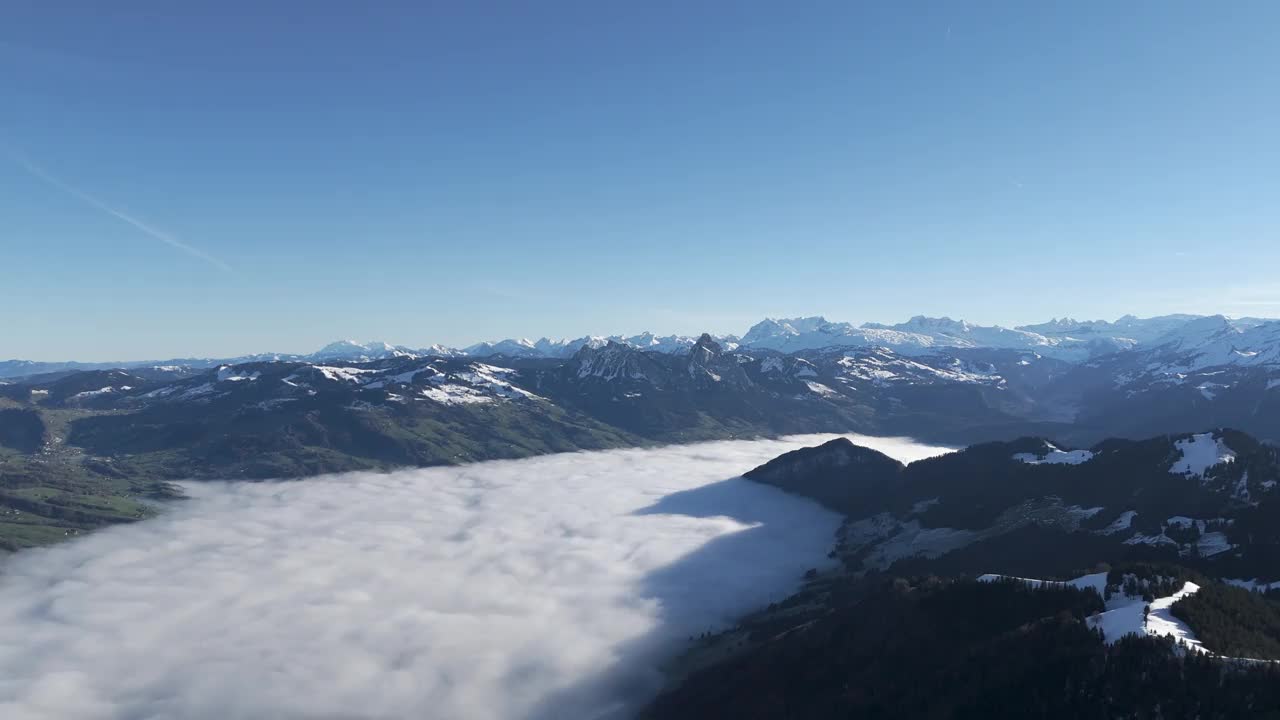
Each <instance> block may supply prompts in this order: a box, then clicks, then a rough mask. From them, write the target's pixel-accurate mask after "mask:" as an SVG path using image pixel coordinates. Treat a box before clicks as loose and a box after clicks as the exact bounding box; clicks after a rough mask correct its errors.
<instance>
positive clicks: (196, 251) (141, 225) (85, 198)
mask: <svg viewBox="0 0 1280 720" xmlns="http://www.w3.org/2000/svg"><path fill="white" fill-rule="evenodd" d="M0 151H2V152H4V154H5V155H8V156H9V157H10V158H11V159H12V160H13V161H14V162H15V163H17V164H18V165H19V166H20V167H22V169H24V170H26V171H27V172H29V173H31V174H32V175H34V176H35V177H37V178H39V179H40V180H43V181H44V182H45V183H47V184H49V185H52V186H53V187H55V188H57V189H59V190H61V191H62V192H64V193H66V194H68V195H70V196H72V197H74V198H78V199H79V200H80V201H82V202H84V203H85V204H87V205H89V206H90V207H94V208H97V209H98V210H101V211H102V212H104V213H106V214H108V215H110V216H112V217H114V218H116V219H117V220H121V221H123V222H126V223H128V224H130V225H132V226H134V227H135V228H137V229H138V230H141V231H142V232H143V233H145V234H147V235H150V236H151V237H153V238H155V239H156V240H159V241H160V242H162V243H164V244H166V245H169V246H171V247H175V248H177V249H179V250H181V251H183V252H185V253H187V254H188V255H191V256H192V257H197V258H200V259H201V260H204V261H205V262H207V263H209V264H210V265H213V266H215V267H217V268H219V269H222V270H225V271H227V272H235V270H233V269H232V268H231V266H230V265H228V264H226V263H225V262H223V261H221V260H219V259H218V258H216V257H214V256H212V255H210V254H209V253H207V252H205V251H203V250H201V249H200V248H197V247H192V246H191V245H188V244H186V243H184V242H182V241H181V240H179V239H178V238H176V237H174V236H172V235H170V234H169V233H167V232H165V231H163V230H161V229H159V228H157V227H154V226H151V225H148V224H147V223H145V222H143V221H142V220H139V219H138V218H136V217H134V216H132V215H130V214H129V213H126V212H125V211H123V210H119V209H116V208H114V207H111V206H110V205H108V204H107V203H105V202H103V201H102V200H99V199H98V198H96V197H94V196H92V195H90V194H89V193H87V192H85V191H83V190H81V189H79V188H77V187H74V186H72V185H69V184H67V183H65V182H63V181H62V180H59V179H58V178H57V177H54V176H53V175H51V174H49V172H48V171H47V170H45V169H44V168H42V167H40V166H39V165H36V164H35V163H33V162H31V161H30V160H28V159H27V158H26V157H24V156H23V155H21V154H19V153H17V152H14V151H12V150H10V149H8V148H5V147H3V146H0Z"/></svg>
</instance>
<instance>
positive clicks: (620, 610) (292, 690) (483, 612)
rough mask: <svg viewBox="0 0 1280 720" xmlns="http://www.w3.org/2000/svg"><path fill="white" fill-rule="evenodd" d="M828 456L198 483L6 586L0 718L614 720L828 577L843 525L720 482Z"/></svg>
mask: <svg viewBox="0 0 1280 720" xmlns="http://www.w3.org/2000/svg"><path fill="white" fill-rule="evenodd" d="M824 439H826V437H824V436H806V437H799V438H789V439H784V440H776V441H749V442H748V441H741V442H717V443H706V444H700V445H689V446H679V447H668V448H662V449H650V450H619V451H608V452H595V453H575V454H567V455H553V456H547V457H541V458H534V459H530V460H520V461H503V462H491V463H482V464H477V465H469V466H463V467H455V468H437V469H427V470H413V471H405V472H398V473H393V474H386V475H384V474H369V473H353V474H344V475H334V476H326V477H320V478H313V479H309V480H305V481H297V482H284V483H257V484H251V483H211V484H200V485H192V486H191V488H190V493H191V495H192V496H193V499H192V500H190V501H186V502H182V503H178V504H176V505H175V506H174V507H173V508H172V509H171V510H170V511H168V512H166V513H165V514H164V515H162V516H161V517H159V518H157V519H155V520H149V521H146V522H143V523H139V524H137V525H133V526H129V527H120V528H113V529H110V530H106V531H103V532H100V533H97V534H95V535H92V536H89V537H87V538H84V539H82V540H78V541H75V542H72V543H68V544H66V545H62V546H58V547H54V548H50V549H47V550H39V551H30V552H26V553H21V554H19V555H18V556H16V557H15V558H13V560H12V561H11V562H10V563H9V564H8V565H7V566H6V567H5V568H4V575H3V577H0V717H3V718H6V720H28V719H34V718H40V719H42V720H43V719H46V718H58V720H88V719H93V720H97V719H100V718H102V719H106V718H110V719H113V720H116V719H119V720H124V719H128V720H143V719H148V720H149V719H153V718H154V719H156V720H158V719H160V718H184V719H193V720H205V719H208V720H214V719H216V720H236V719H241V718H243V719H249V718H252V719H254V720H257V719H259V718H325V719H332V718H432V719H433V720H453V719H458V720H499V719H501V720H517V719H520V718H527V719H530V720H550V719H551V718H584V719H585V718H592V717H614V716H619V715H625V714H626V713H627V712H628V711H630V710H632V709H633V708H634V705H635V703H637V702H640V701H643V700H644V699H645V698H646V697H647V696H648V695H649V694H651V693H652V692H653V691H654V690H655V688H656V687H657V685H658V683H659V682H660V681H661V675H660V673H659V671H658V670H657V665H658V662H659V661H661V660H662V659H664V658H665V657H666V656H668V655H669V654H670V653H672V652H675V651H678V649H679V643H680V642H681V640H682V639H683V638H686V637H687V636H689V635H691V634H697V633H699V632H702V631H703V630H707V629H709V628H713V627H721V626H723V625H725V624H726V623H729V622H731V621H732V619H733V618H734V617H736V616H738V615H740V614H741V613H743V612H745V611H748V610H751V609H753V608H755V607H757V606H760V605H762V604H766V603H768V602H770V601H772V600H775V599H778V598H779V597H781V596H784V595H785V594H787V592H788V591H790V590H791V589H793V588H794V587H795V585H796V584H797V582H798V580H799V576H800V574H801V573H803V571H804V570H805V569H806V568H809V567H813V566H815V565H819V564H821V563H823V562H826V561H825V554H826V552H827V550H828V549H829V548H830V545H831V542H832V533H833V531H834V529H835V527H836V525H837V522H838V521H837V518H836V517H835V516H834V515H832V514H831V513H829V512H827V511H825V510H822V509H820V508H819V507H817V506H816V505H814V504H812V503H809V502H807V501H804V500H801V499H798V498H795V497H791V496H788V495H786V494H784V493H781V492H779V491H777V490H775V489H773V488H769V487H765V486H761V485H756V484H754V483H751V482H749V481H746V480H742V479H740V478H736V477H734V476H736V475H737V474H738V473H741V472H743V471H744V470H747V469H749V468H751V467H754V466H755V465H756V464H759V463H760V462H763V461H765V460H768V459H769V458H772V457H774V456H775V455H777V454H779V453H781V452H785V451H787V450H790V449H794V448H796V447H800V446H803V445H810V444H814V443H816V442H818V441H821V440H824ZM855 442H862V443H864V444H868V445H873V446H875V447H878V448H880V449H881V450H883V451H885V452H888V453H889V454H891V455H894V456H896V457H899V458H901V459H904V460H909V459H914V458H917V457H921V456H926V455H931V454H936V453H937V452H938V450H937V449H934V448H927V447H923V446H920V445H917V444H914V443H911V442H910V441H905V440H891V439H874V438H861V439H859V438H855Z"/></svg>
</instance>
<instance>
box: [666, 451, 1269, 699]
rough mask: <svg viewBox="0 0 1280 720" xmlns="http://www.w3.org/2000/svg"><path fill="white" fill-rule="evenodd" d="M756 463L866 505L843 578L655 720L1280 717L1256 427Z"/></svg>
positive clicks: (840, 547)
mask: <svg viewBox="0 0 1280 720" xmlns="http://www.w3.org/2000/svg"><path fill="white" fill-rule="evenodd" d="M746 475H747V477H749V478H751V479H753V480H756V481H759V482H766V483H769V484H773V485H776V486H778V487H780V488H782V489H784V490H787V491H788V492H793V493H797V494H802V495H805V496H808V497H812V498H814V499H815V500H817V501H819V502H821V503H823V504H824V505H827V506H828V507H831V508H833V509H836V510H838V511H840V512H842V513H844V514H845V516H846V522H845V523H844V525H843V526H842V527H841V529H840V531H839V533H838V535H837V538H836V550H835V551H834V552H833V556H835V557H838V558H839V560H840V561H841V562H840V565H839V568H838V569H836V570H834V571H831V572H825V573H817V572H815V573H811V574H810V578H809V579H808V581H807V582H806V585H805V587H804V589H803V590H801V591H800V592H799V593H797V594H796V595H794V596H793V597H791V598H788V599H787V600H785V601H783V602H780V603H776V604H774V605H772V606H770V607H768V608H764V609H761V610H760V611H759V612H758V613H755V614H753V615H751V616H749V617H747V618H745V619H743V621H742V622H741V623H740V625H738V626H737V627H735V628H732V629H730V630H728V631H726V632H724V633H722V634H720V635H712V636H707V637H704V638H700V639H699V640H697V641H696V642H695V643H694V646H693V648H692V649H691V650H690V651H689V653H688V659H687V662H685V663H684V665H685V666H687V667H691V668H700V669H696V670H695V671H693V672H691V673H690V674H688V675H685V676H683V677H681V678H678V679H677V682H676V683H675V685H674V686H673V687H672V688H671V689H669V690H668V692H667V693H665V694H664V695H663V696H661V697H660V698H659V699H658V700H656V701H655V702H654V703H653V705H652V706H651V707H650V708H649V710H648V711H647V713H646V714H645V715H644V717H645V718H654V719H657V718H663V719H674V720H681V719H682V718H748V719H751V718H760V719H762V720H763V719H764V718H795V719H797V720H803V719H809V718H812V719H814V720H818V719H823V720H825V719H826V718H845V717H850V718H975V719H976V718H983V719H984V720H985V719H987V718H1006V717H1007V718H1027V717H1034V718H1098V719H1100V720H1101V719H1103V718H1152V719H1153V720H1154V719H1155V718H1224V719H1225V718H1244V717H1248V718H1255V717H1256V718H1277V717H1280V694H1277V693H1280V664H1277V663H1276V662H1271V661H1280V594H1277V593H1270V594H1265V595H1264V594H1262V593H1259V592H1254V591H1251V590H1250V589H1247V588H1263V589H1265V588H1270V587H1280V583H1274V584H1273V583H1272V582H1271V581H1274V580H1277V579H1280V563H1277V562H1276V561H1277V556H1278V553H1277V550H1278V549H1280V534H1278V531H1277V530H1276V528H1277V527H1280V496H1278V495H1277V492H1276V485H1277V481H1280V463H1278V462H1277V453H1276V450H1275V448H1273V447H1271V446H1268V445H1264V444H1261V443H1258V442H1257V441H1255V440H1254V439H1253V438H1251V437H1249V436H1247V435H1245V434H1243V433H1238V432H1234V431H1230V430H1219V431H1212V432H1205V433H1197V434H1187V435H1177V436H1161V437H1156V438H1151V439H1148V440H1142V441H1121V440H1109V441H1104V442H1102V443H1099V444H1097V445H1095V446H1094V447H1092V448H1090V449H1079V450H1070V449H1065V448H1063V447H1058V446H1055V445H1053V444H1051V443H1049V442H1047V441H1045V440H1042V439H1038V438H1025V439H1022V440H1018V441H1014V442H997V443H986V444H981V445H976V446H973V447H970V448H968V449H966V450H963V451H960V452H956V453H951V454H948V455H943V456H939V457H935V458H931V459H928V460H923V461H918V462H915V463H912V464H910V465H907V466H902V465H900V464H898V463H895V462H893V461H892V460H890V459H888V458H885V457H883V456H880V455H879V454H878V453H875V452H874V451H870V450H868V449H866V448H860V447H857V446H855V445H852V444H851V443H848V442H847V441H832V442H829V443H826V444H824V445H822V446H819V447H814V448H806V449H803V450H798V451H794V452H791V453H787V454H785V455H782V456H780V457H778V458H775V459H774V460H772V461H770V462H769V463H766V464H765V465H762V466H761V467H759V468H756V469H754V470H752V471H750V472H748V473H747V474H746ZM989 573H998V574H1002V575H1004V576H1015V577H1013V578H1010V579H1006V580H1003V581H1001V580H1000V579H999V578H998V577H996V576H993V575H990V574H989ZM1089 573H1092V574H1089ZM979 575H983V576H984V577H983V580H994V581H987V582H975V581H974V579H975V578H977V577H979ZM1017 577H1021V578H1049V579H1052V578H1064V579H1065V578H1077V579H1075V580H1072V581H1070V582H1057V583H1054V582H1050V583H1042V582H1039V581H1024V580H1020V579H1016V578H1017ZM1237 586H1243V587H1237ZM1152 607H1156V608H1164V609H1163V610H1158V611H1156V612H1155V615H1159V616H1160V617H1159V618H1158V619H1157V620H1156V621H1155V622H1157V623H1164V624H1163V625H1152V626H1148V625H1147V621H1148V615H1147V614H1148V612H1150V611H1151V610H1150V609H1151V608H1152ZM1161 613H1164V615H1160V614H1161ZM1179 622H1180V623H1182V624H1183V630H1177V629H1172V630H1171V629H1168V628H1170V627H1172V625H1171V624H1176V623H1179ZM1181 632H1185V633H1186V636H1187V637H1190V638H1198V641H1197V642H1198V643H1201V644H1200V645H1199V646H1198V647H1199V648H1200V649H1196V650H1194V651H1193V650H1192V649H1190V648H1189V647H1188V646H1187V645H1184V644H1182V641H1181V640H1179V641H1175V640H1174V639H1173V638H1174V637H1177V636H1178V635H1177V633H1181ZM1239 658H1247V659H1239Z"/></svg>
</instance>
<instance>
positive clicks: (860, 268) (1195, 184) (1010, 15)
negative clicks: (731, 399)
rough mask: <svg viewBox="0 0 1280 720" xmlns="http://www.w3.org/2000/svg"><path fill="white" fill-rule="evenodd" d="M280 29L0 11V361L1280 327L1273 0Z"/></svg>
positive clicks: (500, 5)
mask: <svg viewBox="0 0 1280 720" xmlns="http://www.w3.org/2000/svg"><path fill="white" fill-rule="evenodd" d="M264 5H265V3H264ZM273 5H274V7H273V8H261V7H251V6H250V5H249V4H244V3H238V4H230V5H228V4H226V3H216V4H215V3H197V2H190V3H181V4H173V3H162V2H154V3H150V2H120V3H97V2H86V3H74V2H60V3H31V4H27V5H26V6H25V7H9V8H6V9H5V10H4V12H3V20H2V21H0V97H3V98H4V102H3V103H0V267H3V273H2V275H0V277H3V282H2V283H0V328H2V331H0V357H25V358H34V359H67V358H76V359H83V360H103V359H126V358H142V357H155V358H162V357H172V356H187V355H231V354H237V353H243V352H255V351H267V350H274V351H285V352H289V351H307V350H311V349H314V348H315V347H318V346H319V345H321V344H323V343H324V342H327V341H329V340H332V339H335V338H339V337H355V338H360V339H369V338H378V339H385V340H388V341H390V342H396V343H404V344H408V345H423V344H428V343H432V342H442V343H446V344H466V343H469V342H472V341H475V340H479V339H485V338H497V337H506V336H519V335H533V336H537V335H552V336H576V335H582V334H587V333H595V334H603V333H611V332H638V331H640V330H645V329H650V330H654V331H659V332H689V333H692V332H697V331H701V330H711V331H719V332H742V331H743V330H745V329H746V327H747V326H748V325H749V324H751V323H752V322H754V321H755V320H757V319H759V318H760V317H762V316H765V315H773V316H780V315H795V314H826V315H827V316H828V317H831V318H833V319H840V320H851V321H865V320H877V321H884V322H896V321H900V320H903V319H906V318H907V317H908V316H910V315H913V314H917V313H926V314H947V315H950V316H952V317H964V318H965V319H969V320H971V321H975V322H982V323H1001V324H1018V323H1023V322H1033V321H1040V320H1045V319H1048V318H1049V317H1051V316H1062V315H1072V316H1077V317H1082V316H1087V317H1107V318H1114V317H1115V316H1118V315H1120V314H1124V313H1127V312H1133V313H1137V314H1139V315H1151V314H1160V313H1166V312H1177V311H1188V312H1205V313H1208V312H1224V313H1227V314H1235V315H1280V280H1277V279H1276V276H1275V269H1276V268H1277V267H1280V238H1278V237H1277V234H1278V233H1277V228H1278V227H1280V203H1278V202H1276V201H1277V194H1278V193H1277V191H1278V190H1280V169H1278V168H1280V136H1278V135H1277V133H1276V132H1275V121H1276V118H1277V117H1280V85H1277V83H1276V82H1275V77H1276V75H1277V73H1278V72H1280V43H1276V42H1275V36H1274V30H1275V28H1276V27H1278V26H1280V5H1277V4H1275V3H1271V2H1239V3H1232V4H1231V7H1230V11H1229V12H1227V11H1226V10H1225V9H1224V8H1223V7H1222V6H1215V5H1213V4H1210V3H1191V2H1132V3H1112V2H1073V3H1062V4H1060V5H1059V6H1058V7H1056V8H1051V7H1049V4H1048V3H1025V2H1007V3H1002V2H978V3H975V2H954V3H948V2H894V3H889V2H886V3H874V4H873V3H855V2H848V1H842V2H809V3H790V4H788V3H773V2H770V3H754V2H732V3H729V2H725V3H719V2H715V3H712V2H689V3H686V2H654V3H630V4H622V3H597V2H575V3H565V2H545V3H524V2H521V3H505V2H496V3H444V2H419V3H404V4H399V5H395V4H391V3H381V4H377V7H375V8H370V7H360V8H357V7H356V6H354V5H351V4H346V3H332V4H330V3H308V4H302V3H274V4H273ZM796 5H802V6H803V7H795V6H796ZM55 6H56V9H55ZM236 6H238V8H237V9H232V8H233V7H236Z"/></svg>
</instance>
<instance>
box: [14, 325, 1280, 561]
mask: <svg viewBox="0 0 1280 720" xmlns="http://www.w3.org/2000/svg"><path fill="white" fill-rule="evenodd" d="M1036 328H1037V330H1038V331H1032V330H1028V329H1025V328H1014V329H1012V330H1006V329H1001V328H982V327H976V326H971V325H969V324H967V323H964V322H960V321H952V320H948V319H946V318H942V319H929V318H914V319H912V320H910V321H908V322H906V323H902V324H900V325H896V326H892V327H871V326H863V327H861V328H855V327H853V326H851V325H848V324H841V323H830V322H827V321H826V320H823V319H821V318H804V319H787V320H766V321H763V322H761V323H759V324H757V325H756V326H755V327H753V328H751V330H750V331H748V332H747V333H746V334H745V335H744V336H743V337H742V338H739V339H732V340H724V339H717V338H715V337H713V336H711V335H706V334H704V335H702V336H701V337H698V338H683V337H677V336H669V337H666V338H660V337H655V336H651V335H639V336H631V337H625V338H586V339H580V340H578V341H571V342H551V341H541V342H534V343H524V342H513V341H503V342H502V343H494V344H493V345H492V346H488V348H487V349H483V350H482V349H479V348H476V347H473V348H468V349H467V350H464V351H456V350H450V349H448V348H427V349H416V350H410V349H407V348H402V347H397V346H391V345H387V344H382V343H366V344H360V343H345V342H343V343H334V344H331V345H329V346H327V347H325V348H322V349H321V350H319V351H317V352H316V353H312V354H310V355H307V356H277V355H263V356H254V357H252V358H248V359H236V360H233V361H221V362H220V361H214V360H198V361H191V360H178V361H166V362H163V363H139V364H123V365H118V366H109V367H94V366H83V365H79V366H63V367H59V368H56V369H53V370H49V368H43V369H44V370H45V372H35V373H34V374H32V371H33V370H37V369H39V368H36V367H35V366H33V365H31V364H13V363H11V364H10V366H9V372H10V373H13V374H11V375H10V376H9V377H7V378H4V379H0V491H3V490H4V488H6V487H8V488H28V489H29V490H27V491H26V492H45V491H44V490H38V488H55V487H56V488H63V489H64V491H65V492H72V494H73V495H76V494H77V493H81V491H82V490H92V491H93V492H94V493H97V492H99V491H101V490H102V488H104V487H109V488H115V490H112V491H111V492H128V493H133V494H134V495H137V494H143V495H149V494H157V493H159V494H163V493H164V488H163V483H165V482H167V481H170V480H179V479H191V478H210V479H216V478H272V477H302V476H307V475H314V474H317V473H323V472H336V471H344V470H361V469H382V468H394V467H402V466H423V465H435V464H444V463H460V462H469V461H476V460H487V459H496V458H511V457H523V456H529V455H536V454H541V453H548V452H563V451H571V450H580V449H598V448H608V447H622V446H635V445H644V444H651V443H679V442H691V441H697V440H710V439H719V438H734V437H760V436H776V435H784V434H796V433H809V432H860V433H864V434H871V435H905V436H912V437H916V438H919V439H921V440H926V441H931V442H935V443H942V444H953V445H967V444H971V443H976V442H986V441H995V440H1008V439H1012V438H1016V437H1019V436H1026V435H1039V436H1045V437H1051V438H1054V439H1055V441H1059V442H1066V443H1072V444H1077V445H1089V444H1092V443H1096V442H1098V441H1100V440H1102V439H1104V438H1109V437H1120V438H1141V437H1151V436H1156V435H1162V434H1168V433H1184V432H1192V431H1200V430H1203V429H1204V428H1207V427H1227V428H1236V429H1239V430H1241V431H1244V432H1248V433H1251V434H1252V435H1253V436H1255V437H1257V438H1259V439H1261V440H1263V441H1269V442H1280V322H1277V321H1263V320H1229V319H1227V318H1224V317H1221V316H1209V317H1190V316H1169V317H1163V318H1152V319H1147V320H1138V319H1136V318H1121V319H1120V320H1118V321H1117V322H1115V323H1104V322H1089V323H1079V322H1076V321H1072V320H1058V321H1054V322H1052V323H1047V324H1044V325H1040V326H1036ZM517 348H519V350H517ZM493 353H496V354H493ZM18 372H22V373H24V374H22V375H17V374H16V373H18ZM76 496H78V495H76ZM95 497H96V496H95ZM113 497H114V496H113ZM131 497H132V496H131ZM20 500H21V502H23V503H27V504H25V505H23V507H25V508H27V510H26V511H27V512H32V513H36V514H39V513H37V512H36V511H35V510H33V509H32V508H33V507H34V506H32V505H31V504H30V503H31V502H34V501H32V500H31V499H30V498H23V499H20ZM15 502H16V501H15ZM76 502H78V503H80V505H79V506H78V507H79V509H77V510H76V512H77V513H80V516H84V517H90V516H92V517H98V515H94V514H93V513H95V512H97V511H92V512H91V511H89V510H85V509H84V506H85V505H84V504H85V503H89V504H90V505H93V503H99V502H100V501H98V500H92V499H91V498H88V499H82V500H78V501H76ZM111 502H115V501H114V500H112V501H111ZM0 504H2V503H0ZM93 506H94V507H98V505H93ZM145 511H146V509H145V507H133V506H130V507H129V510H128V511H127V513H126V515H128V516H129V517H133V516H135V515H136V513H138V512H145ZM48 512H49V513H53V515H50V517H63V516H64V515H65V514H66V512H68V511H66V510H65V508H61V509H56V510H48ZM58 513H62V515H59V514H58ZM86 513H88V514H87V515H86ZM118 515H119V513H116V515H112V516H111V517H113V518H114V517H117V516H118ZM113 521H114V520H113ZM85 522H86V523H87V522H89V521H88V520H86V521H85ZM59 527H61V526H59ZM2 541H3V538H2V537H0V542H2Z"/></svg>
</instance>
